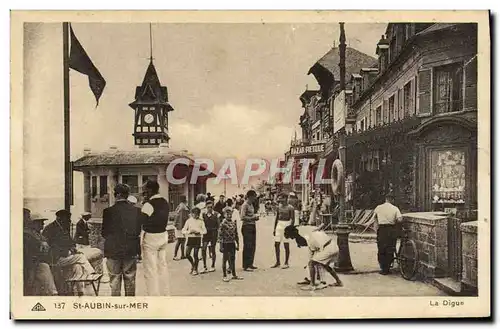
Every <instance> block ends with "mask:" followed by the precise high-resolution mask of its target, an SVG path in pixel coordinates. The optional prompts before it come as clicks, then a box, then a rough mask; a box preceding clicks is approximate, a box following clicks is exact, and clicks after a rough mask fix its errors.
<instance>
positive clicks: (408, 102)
mask: <svg viewBox="0 0 500 329" xmlns="http://www.w3.org/2000/svg"><path fill="white" fill-rule="evenodd" d="M411 83H412V81H409V82H408V83H407V84H406V85H405V86H404V88H403V94H404V96H403V97H404V101H403V103H404V112H405V117H409V116H411V115H412V114H413V113H412V111H413V109H412V107H413V97H412V95H413V94H412V92H411Z"/></svg>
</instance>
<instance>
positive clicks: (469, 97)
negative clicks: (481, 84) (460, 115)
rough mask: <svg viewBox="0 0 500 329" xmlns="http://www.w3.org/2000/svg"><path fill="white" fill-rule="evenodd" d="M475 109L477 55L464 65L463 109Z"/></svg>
mask: <svg viewBox="0 0 500 329" xmlns="http://www.w3.org/2000/svg"><path fill="white" fill-rule="evenodd" d="M467 109H475V110H477V57H474V58H473V59H472V60H469V61H468V62H466V63H465V65H464V110H467Z"/></svg>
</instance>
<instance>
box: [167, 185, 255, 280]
mask: <svg viewBox="0 0 500 329" xmlns="http://www.w3.org/2000/svg"><path fill="white" fill-rule="evenodd" d="M256 200H257V193H256V192H255V191H253V190H250V191H248V192H247V193H246V196H244V198H241V196H238V197H235V198H229V199H227V200H226V198H225V196H224V195H221V196H219V200H218V201H217V202H215V203H214V199H213V198H212V197H211V195H210V194H207V195H206V196H205V195H203V194H200V195H198V196H197V197H196V203H195V206H194V207H193V208H192V209H191V210H190V209H189V207H188V205H187V200H186V198H185V197H182V198H181V202H180V203H179V205H178V206H177V208H176V210H175V228H176V233H175V235H176V238H177V242H176V245H175V249H174V260H182V259H187V260H188V261H189V263H190V265H191V270H190V274H191V275H198V274H203V273H207V272H214V271H215V263H216V259H217V253H216V247H217V243H218V244H219V250H220V252H221V253H222V272H223V280H224V281H226V282H227V281H229V280H230V279H229V277H228V274H231V279H233V280H242V278H241V277H239V276H238V275H237V273H236V265H235V261H236V251H238V250H239V247H240V245H239V240H240V239H239V234H238V227H237V225H238V224H237V221H238V220H239V221H241V234H242V236H243V270H244V271H252V270H255V269H257V267H255V265H254V264H253V262H254V257H255V244H256V230H255V222H256V221H258V220H259V216H258V215H257V212H258V208H257V210H256V207H258V205H257V203H256ZM200 249H201V255H202V260H203V269H202V270H201V271H200V272H199V271H198V270H199V268H198V267H199V251H200ZM179 250H180V252H181V255H180V257H178V253H179ZM207 252H208V255H209V256H210V258H211V266H210V267H208V266H207V265H208V264H207Z"/></svg>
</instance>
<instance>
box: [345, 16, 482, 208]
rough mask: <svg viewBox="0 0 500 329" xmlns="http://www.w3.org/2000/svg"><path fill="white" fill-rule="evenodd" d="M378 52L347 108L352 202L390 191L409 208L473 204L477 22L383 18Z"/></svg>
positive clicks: (369, 202) (368, 202) (371, 200)
mask: <svg viewBox="0 0 500 329" xmlns="http://www.w3.org/2000/svg"><path fill="white" fill-rule="evenodd" d="M377 54H378V56H379V61H378V65H379V70H378V73H377V75H376V76H373V75H372V76H370V74H371V72H363V71H361V72H360V75H361V79H359V78H358V80H360V82H359V83H356V82H355V83H354V88H353V99H352V101H351V104H349V109H348V120H351V121H352V122H353V124H354V125H353V129H352V131H351V132H350V134H348V136H347V139H346V140H347V168H348V171H349V172H351V173H354V175H355V176H356V177H357V180H358V183H359V184H356V186H363V187H362V188H361V189H358V191H356V192H355V196H356V201H357V204H358V205H359V206H360V207H372V206H374V205H375V204H377V203H378V202H380V201H381V199H382V197H383V194H384V193H386V192H389V191H390V192H392V193H393V194H394V195H395V198H396V203H397V204H398V206H400V207H401V208H402V209H403V210H407V211H437V210H441V211H448V212H452V213H456V212H461V211H468V210H473V209H476V208H477V192H476V190H477V26H476V25H475V24H415V23H406V24H405V23H398V24H388V27H387V30H386V36H383V37H382V38H381V40H380V41H379V42H378V44H377ZM356 78H357V77H355V76H353V77H352V80H354V81H356ZM365 81H370V82H369V83H368V84H365V83H364V82H365Z"/></svg>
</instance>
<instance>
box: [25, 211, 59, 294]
mask: <svg viewBox="0 0 500 329" xmlns="http://www.w3.org/2000/svg"><path fill="white" fill-rule="evenodd" d="M43 220H44V219H43V218H41V217H40V216H38V215H35V214H33V215H32V214H31V212H30V210H29V209H26V208H24V209H23V249H24V255H23V263H24V268H23V274H24V295H25V296H55V295H57V289H56V285H55V283H54V277H53V276H52V272H51V270H50V266H49V264H48V259H47V253H48V251H49V245H48V244H47V242H46V241H45V238H44V237H43V236H42V235H41V234H40V231H41V227H43Z"/></svg>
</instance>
